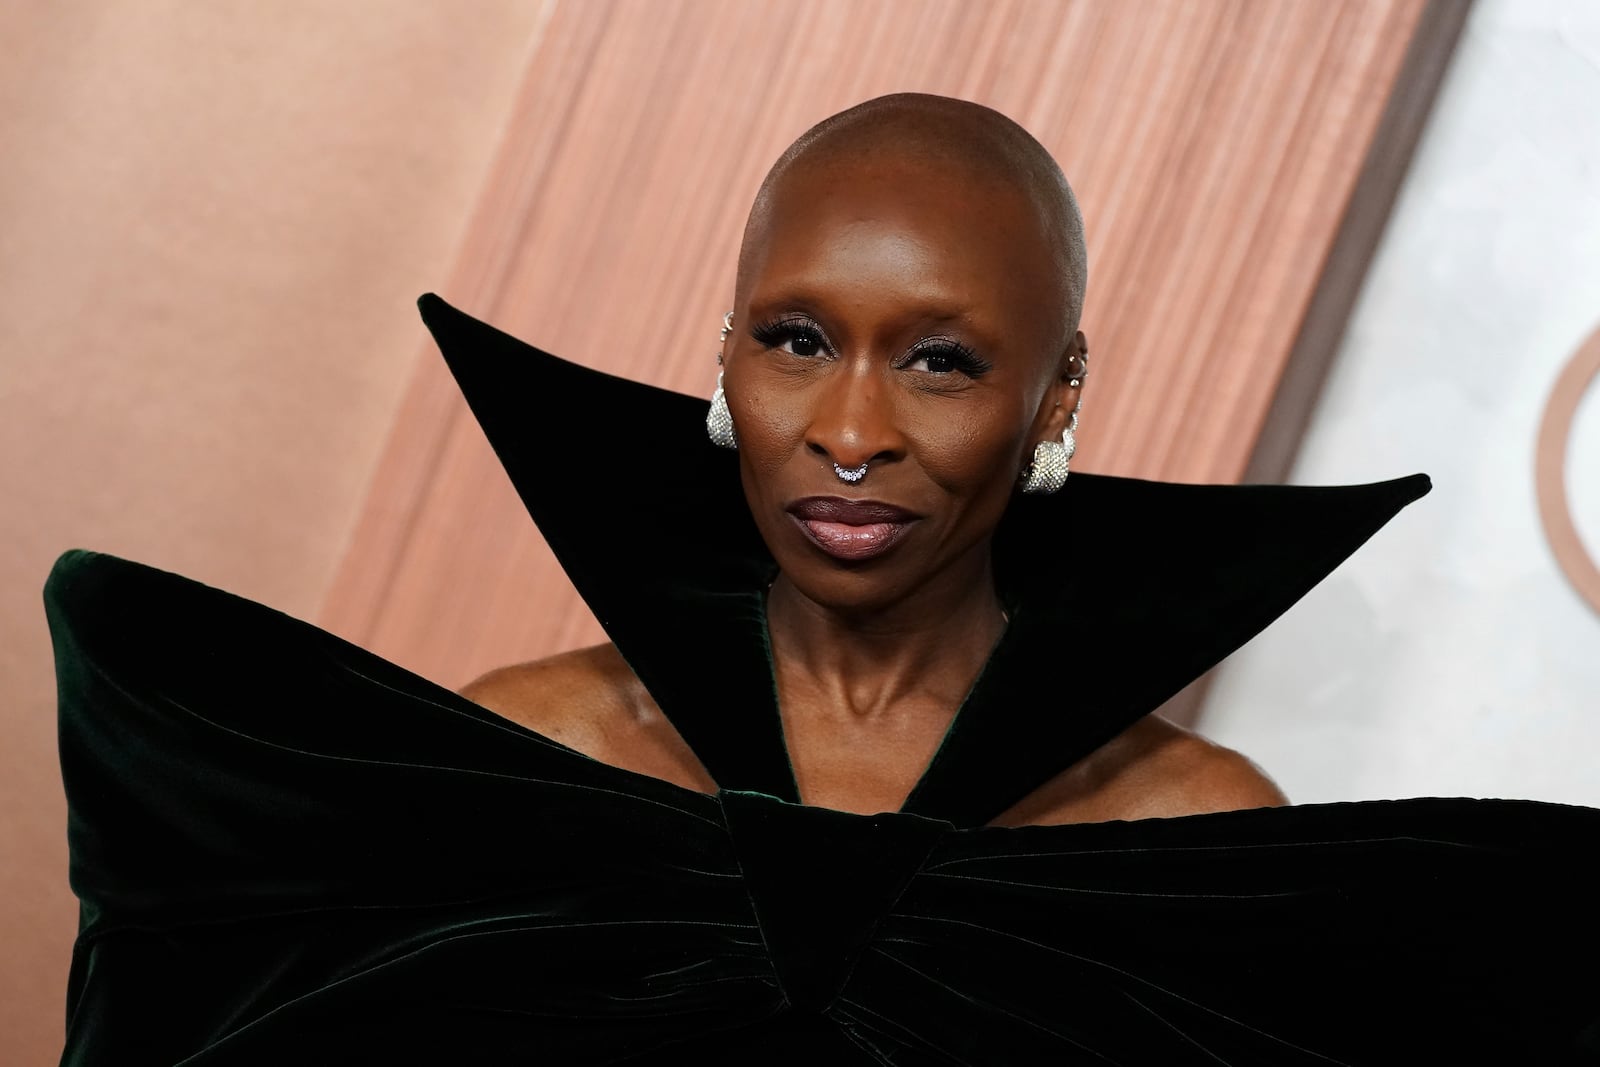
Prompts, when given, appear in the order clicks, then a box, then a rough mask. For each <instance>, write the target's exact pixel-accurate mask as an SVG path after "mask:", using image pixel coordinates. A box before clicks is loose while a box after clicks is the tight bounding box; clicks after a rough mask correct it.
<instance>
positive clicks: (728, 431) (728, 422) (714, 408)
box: [706, 311, 739, 448]
mask: <svg viewBox="0 0 1600 1067" xmlns="http://www.w3.org/2000/svg"><path fill="white" fill-rule="evenodd" d="M731 332H733V312H731V311H730V312H728V313H727V314H726V315H724V316H722V336H720V337H719V338H718V340H719V341H722V342H723V343H726V342H727V340H728V334H729V333H731ZM717 364H718V366H721V364H722V352H721V351H720V350H719V351H718V352H717ZM706 436H707V437H709V438H711V443H712V444H714V445H716V446H718V447H719V448H738V447H739V438H738V436H737V435H735V434H734V432H733V412H731V411H729V410H728V396H727V394H726V393H724V392H723V391H722V372H721V371H720V370H719V371H717V388H716V391H715V392H713V393H712V394H711V409H710V410H709V411H707V412H706Z"/></svg>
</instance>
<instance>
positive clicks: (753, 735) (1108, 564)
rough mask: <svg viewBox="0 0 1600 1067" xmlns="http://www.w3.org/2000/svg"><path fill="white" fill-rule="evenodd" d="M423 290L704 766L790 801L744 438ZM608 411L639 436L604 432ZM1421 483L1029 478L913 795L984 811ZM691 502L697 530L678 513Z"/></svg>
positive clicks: (1296, 582)
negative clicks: (983, 661)
mask: <svg viewBox="0 0 1600 1067" xmlns="http://www.w3.org/2000/svg"><path fill="white" fill-rule="evenodd" d="M419 307H420V309H421V311H422V317H423V320H424V321H425V322H426V323H427V326H428V328H429V330H431V331H432V333H433V336H434V338H435V340H436V341H437V342H438V345H439V348H440V350H441V351H442V352H443V354H444V358H445V361H446V362H447V363H448V364H449V367H450V370H451V372H452V373H453V374H454V375H455V378H456V381H457V382H458V383H459V385H460V387H461V391H462V393H463V394H464V395H465V397H466V400H467V403H468V405H469V406H470V407H471V409H472V411H473V414H474V415H476V416H477V419H478V421H479V423H480V424H481V425H482V427H483V431H484V433H485V434H486V435H487V436H488V439H489V442H490V444H491V445H492V446H493V448H494V450H495V452H496V454H497V455H498V456H499V458H500V462H501V463H502V464H503V465H504V467H505V470H506V473H507V475H509V476H510V478H511V482H512V484H513V485H514V486H515V487H516V489H517V492H518V493H519V494H520V495H521V497H522V500H523V502H524V503H525V504H526V505H527V508H528V512H529V514H530V515H532V517H533V520H534V522H535V523H537V524H538V527H539V530H540V532H541V533H542V534H543V535H544V537H545V540H546V541H547V542H548V543H549V545H550V548H551V550H552V551H553V552H554V553H555V555H556V557H557V559H558V560H560V562H561V565H562V566H563V567H564V568H565V569H566V572H567V575H568V577H570V578H571V580H572V582H573V584H574V585H575V586H576V587H577V589H578V592H579V594H580V595H582V597H583V598H584V600H585V601H586V602H587V603H588V605H589V607H590V609H591V610H593V612H594V614H595V616H596V617H597V618H598V619H599V621H600V624H601V625H602V626H603V627H604V628H605V631H606V633H607V635H608V636H609V637H610V638H611V640H612V641H613V642H614V643H615V644H616V646H617V648H618V650H619V651H620V652H621V653H622V655H623V657H624V658H625V659H626V660H627V662H628V664H629V665H630V666H631V667H632V668H633V670H634V673H635V674H637V675H638V677H639V680H640V681H641V682H642V683H643V684H644V686H645V688H646V689H648V690H649V692H650V694H651V695H652V697H654V699H655V700H656V702H657V704H658V705H659V706H660V708H661V710H662V712H663V714H665V715H666V716H667V718H668V720H669V721H671V722H672V724H673V726H674V727H675V728H676V729H677V730H678V732H679V733H680V734H681V735H682V736H683V738H684V740H685V741H686V742H687V743H688V745H689V746H690V748H692V749H693V750H694V752H695V754H696V755H697V756H698V757H699V758H700V760H701V762H702V763H703V764H704V765H705V767H706V770H707V771H708V772H709V773H710V774H711V776H712V778H713V779H714V780H715V781H716V782H717V783H718V785H719V786H720V787H721V788H723V789H725V790H741V791H751V792H760V793H766V794H769V795H772V796H775V797H778V798H780V799H783V800H787V801H790V802H798V800H799V792H798V788H797V786H796V784H795V778H794V773H793V770H792V768H791V766H790V763H789V759H788V755H787V751H786V749H785V747H784V741H783V730H782V725H781V720H780V719H779V716H778V703H777V694H776V688H775V683H774V680H773V679H774V673H773V669H772V662H771V649H770V645H769V642H768V638H767V629H766V610H765V594H766V589H767V586H768V585H769V584H770V583H771V580H772V578H773V577H774V576H775V575H776V565H775V564H774V562H773V559H772V556H771V554H770V553H769V552H768V551H767V548H766V545H765V544H764V543H763V542H762V540H761V537H760V535H759V533H758V532H757V529H756V526H755V522H754V520H753V519H752V518H751V516H750V512H749V509H748V508H747V506H746V505H745V501H744V495H743V490H742V489H741V488H740V482H739V470H738V457H737V455H736V454H734V453H733V452H729V451H727V450H724V449H719V448H717V447H716V446H714V445H712V444H711V443H710V442H709V441H708V440H707V438H706V435H705V429H704V426H705V414H706V401H705V400H703V399H698V398H694V397H688V396H684V395H682V394H680V393H673V392H670V391H667V390H664V389H658V388H655V387H653V386H649V385H643V384H640V383H638V382H633V381H628V380H626V379H622V378H617V377H614V376H612V375H609V374H605V373H602V372H600V371H595V370H590V369H588V368H586V367H581V366H578V365H577V364H574V363H569V362H567V361H565V360H561V359H558V358H556V357H555V356H552V355H550V354H548V353H545V352H541V351H540V350H538V349H536V348H534V347H532V346H530V345H528V344H525V343H524V342H522V341H519V340H517V339H516V338H514V337H511V336H510V335H508V334H505V333H502V332H501V331H499V330H497V329H495V328H493V327H492V326H489V325H487V324H485V323H483V322H480V321H478V320H477V319H474V318H472V317H471V316H470V315H467V314H465V313H464V312H461V311H458V310H457V309H455V308H453V307H451V306H450V305H448V304H446V303H445V302H444V301H443V300H441V299H440V298H438V297H437V296H434V295H432V294H429V295H427V296H424V297H423V298H422V299H421V300H420V301H419ZM600 412H604V413H605V417H604V422H605V424H606V425H609V426H617V427H627V431H626V433H617V434H605V433H596V432H595V429H594V418H595V416H596V414H597V413H600ZM575 442H577V443H578V445H577V446H576V447H575V446H574V443H575ZM1429 488H1430V485H1429V482H1428V478H1427V476H1426V475H1421V474H1417V475H1412V476H1410V477H1407V478H1399V479H1396V480H1393V481H1387V482H1378V483H1375V484H1372V485H1352V486H1329V487H1315V488H1312V487H1296V486H1261V485H1251V486H1217V485H1175V484H1169V483H1164V482H1151V481H1141V480H1137V479H1131V478H1117V477H1110V476H1105V475H1093V474H1074V475H1072V477H1071V478H1070V479H1069V480H1068V482H1067V485H1066V487H1065V488H1064V489H1063V490H1062V491H1061V492H1059V493H1057V494H1055V495H1053V496H1046V497H1032V496H1021V495H1019V496H1017V497H1016V498H1015V500H1014V502H1013V503H1012V505H1011V507H1010V509H1009V510H1008V511H1007V513H1006V516H1005V519H1004V521H1003V522H1002V524H1001V527H1000V529H999V530H998V531H997V532H996V535H995V548H994V557H995V572H996V581H997V582H998V583H999V586H1000V594H1001V597H1002V599H1003V600H1004V601H1005V602H1006V603H1007V604H1008V605H1009V606H1010V608H1011V622H1010V625H1009V626H1008V627H1007V629H1006V632H1005V635H1004V636H1003V637H1002V638H1001V640H1000V642H999V644H998V645H997V646H996V648H995V650H994V652H993V654H992V655H991V657H990V659H989V662H988V664H987V665H986V666H985V667H984V669H983V672H982V673H981V675H980V676H979V678H978V680H977V682H976V683H975V685H974V686H973V688H972V690H971V692H970V693H969V694H968V696H967V699H966V701H965V702H964V703H963V705H962V707H961V709H960V711H959V712H958V714H957V715H956V718H955V720H954V722H953V723H952V724H951V726H950V728H949V730H948V731H947V733H946V735H945V737H944V739H943V742H942V743H941V745H940V747H939V749H938V751H937V752H936V753H935V755H934V757H933V759H932V761H931V762H930V763H929V765H928V768H927V770H926V771H925V772H924V774H923V776H922V778H921V780H920V781H919V782H918V784H917V785H916V786H915V788H914V789H913V790H912V792H911V794H910V796H909V797H908V798H907V800H906V803H905V806H904V808H903V809H902V810H903V811H905V812H908V813H911V814H916V815H922V816H926V817H929V818H937V819H944V820H948V821H950V822H952V823H954V824H956V825H957V826H979V825H982V824H984V823H985V822H987V821H989V820H990V819H992V818H994V817H995V816H996V815H998V814H999V813H1000V812H1002V811H1004V810H1005V809H1006V808H1008V807H1010V806H1011V805H1012V804H1014V803H1016V802H1017V801H1018V800H1020V799H1022V798H1023V797H1025V796H1026V795H1027V794H1029V793H1030V792H1032V791H1033V790H1034V789H1036V788H1038V787H1039V786H1040V785H1042V784H1043V783H1044V782H1045V781H1047V780H1048V779H1050V778H1051V777H1052V776H1054V775H1055V774H1057V773H1058V772H1060V771H1061V770H1063V769H1065V768H1066V767H1068V766H1070V765H1071V764H1072V763H1074V762H1076V761H1077V760H1079V759H1081V758H1082V757H1083V756H1085V755H1087V754H1089V753H1090V752H1092V751H1094V749H1096V748H1098V747H1099V746H1100V745H1102V744H1104V743H1105V742H1106V741H1108V740H1110V739H1111V738H1112V737H1114V736H1116V735H1117V734H1118V733H1120V732H1122V731H1123V730H1124V729H1126V728H1127V727H1128V726H1130V725H1131V724H1132V723H1133V722H1134V721H1136V720H1137V719H1139V718H1140V717H1142V716H1144V715H1146V714H1148V713H1149V712H1151V711H1153V710H1154V709H1155V708H1156V707H1158V706H1159V705H1161V704H1162V703H1163V702H1164V701H1166V700H1167V699H1168V698H1169V697H1171V696H1172V695H1173V694H1175V693H1177V692H1178V691H1179V690H1180V689H1182V688H1183V687H1184V686H1185V685H1187V684H1188V683H1190V682H1191V681H1193V680H1195V679H1196V678H1198V677H1199V676H1200V675H1201V674H1203V673H1205V671H1207V670H1209V669H1210V668H1211V667H1212V666H1214V665H1215V664H1217V663H1218V662H1220V661H1221V660H1222V659H1223V658H1224V657H1226V656H1227V655H1228V654H1229V653H1231V652H1233V651H1234V650H1235V649H1236V648H1238V647H1239V646H1240V645H1242V644H1244V643H1245V642H1246V641H1248V640H1249V639H1250V638H1251V637H1253V636H1255V635H1256V634H1257V633H1259V632H1260V631H1261V630H1262V629H1263V628H1265V627H1266V626H1267V624H1268V623H1270V622H1271V621H1272V620H1273V619H1275V618H1277V617H1278V616H1279V615H1281V614H1282V613H1283V612H1284V611H1285V610H1287V609H1288V608H1289V607H1290V605H1292V604H1293V603H1294V602H1295V601H1297V600H1299V599H1300V597H1302V596H1303V595H1305V593H1306V592H1307V591H1308V590H1309V589H1310V588H1311V587H1312V586H1314V585H1316V584H1317V583H1318V582H1319V581H1321V580H1322V579H1323V578H1324V577H1326V576H1327V574H1328V573H1329V572H1330V571H1332V570H1333V569H1334V568H1335V567H1336V566H1338V565H1339V563H1340V562H1342V561H1343V560H1344V559H1345V557H1347V556H1348V555H1350V553H1351V552H1353V551H1355V549H1356V548H1357V547H1359V546H1360V545H1361V544H1362V542H1364V541H1366V540H1367V538H1369V537H1371V536H1372V535H1373V534H1374V533H1375V532H1377V530H1378V529H1379V528H1380V527H1382V526H1383V525H1384V524H1385V523H1386V522H1388V521H1389V519H1390V518H1392V517H1393V516H1394V515H1395V513H1397V512H1398V511H1399V510H1400V509H1401V508H1402V507H1404V506H1405V505H1406V504H1409V503H1410V502H1411V501H1413V500H1416V499H1417V498H1418V497H1420V496H1422V495H1423V494H1424V493H1426V492H1427V491H1428V489H1429ZM684 514H691V515H695V516H696V517H697V521H696V522H695V523H694V524H693V530H694V532H693V533H690V532H688V531H687V529H686V528H685V526H684V524H680V523H677V522H673V521H671V520H672V517H673V516H676V515H684ZM707 529H711V530H715V531H717V534H716V536H715V537H714V538H709V539H708V538H706V537H704V536H703V534H702V533H701V531H704V530H707Z"/></svg>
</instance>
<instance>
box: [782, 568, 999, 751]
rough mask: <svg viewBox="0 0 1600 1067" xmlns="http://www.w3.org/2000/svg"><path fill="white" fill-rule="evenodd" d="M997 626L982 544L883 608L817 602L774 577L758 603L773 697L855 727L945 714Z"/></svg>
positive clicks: (951, 708)
mask: <svg viewBox="0 0 1600 1067" xmlns="http://www.w3.org/2000/svg"><path fill="white" fill-rule="evenodd" d="M1005 626H1006V616H1005V613H1004V611H1003V609H1002V607H1001V603H1000V598H999V595H998V594H997V592H996V590H995V584H994V576H993V571H992V569H991V567H990V563H989V547H988V545H987V544H984V545H983V546H981V548H980V549H979V550H977V551H975V552H974V553H973V554H972V562H971V564H970V565H969V566H967V567H964V568H963V567H952V568H947V569H946V571H945V573H943V574H941V575H940V576H939V578H937V579H935V580H932V581H929V582H926V583H923V584H922V585H920V586H919V587H918V588H917V589H916V590H915V591H914V592H913V593H912V594H910V595H909V596H907V597H905V598H904V599H902V600H898V601H896V602H895V603H893V604H890V605H886V606H883V607H878V608H872V609H861V608H850V609H842V608H838V607H831V606H828V605H824V604H820V603H818V602H816V601H815V600H812V599H810V598H809V597H807V596H806V595H805V594H804V593H803V592H801V591H800V590H799V589H798V588H797V587H796V586H795V585H794V584H793V583H791V582H790V581H789V580H788V578H787V577H785V576H783V575H780V576H779V577H778V580H777V581H776V582H774V583H773V586H772V589H771V591H770V592H769V594H768V597H767V629H768V634H769V635H770V637H771V641H772V655H773V662H774V664H775V666H776V669H777V673H778V682H779V689H780V695H782V694H786V693H788V692H791V691H794V690H795V689H797V688H799V689H804V690H806V691H808V692H809V693H811V694H813V695H815V696H818V697H821V698H823V699H824V701H825V702H826V704H827V705H829V706H831V707H833V708H836V709H838V710H839V711H840V712H842V713H848V714H849V715H850V716H851V717H855V718H863V719H865V718H873V717H878V716H883V715H886V714H891V713H892V712H893V711H894V710H895V709H896V708H899V707H904V706H907V705H908V704H917V705H922V704H931V705H933V706H935V707H939V708H943V709H945V710H947V711H948V712H949V713H950V714H951V715H954V713H955V711H956V709H957V708H958V707H959V705H960V703H961V701H962V700H963V699H964V698H965V696H966V694H967V691H968V690H969V689H971V687H972V683H973V681H974V680H975V679H976V678H977V675H978V672H979V671H980V670H981V669H982V667H983V665H984V663H985V662H986V661H987V659H988V657H989V654H990V652H991V651H992V650H993V649H994V646H995V643H996V642H997V641H998V640H999V639H1000V635H1001V634H1002V633H1003V632H1004V630H1005Z"/></svg>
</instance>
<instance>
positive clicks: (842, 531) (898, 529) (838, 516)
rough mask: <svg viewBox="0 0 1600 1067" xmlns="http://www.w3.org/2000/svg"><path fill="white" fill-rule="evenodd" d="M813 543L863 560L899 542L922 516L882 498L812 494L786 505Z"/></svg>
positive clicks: (837, 556) (839, 555) (835, 553)
mask: <svg viewBox="0 0 1600 1067" xmlns="http://www.w3.org/2000/svg"><path fill="white" fill-rule="evenodd" d="M786 510H787V511H788V512H789V515H790V516H791V517H792V518H793V519H794V521H795V524H796V525H797V526H799V527H800V531H801V532H802V533H804V534H805V535H806V537H807V538H808V539H809V540H810V541H811V543H812V544H814V545H816V546H817V547H818V548H820V549H821V550H822V551H824V552H826V553H827V554H828V555H830V556H832V557H834V558H835V559H840V560H848V561H850V562H859V561H861V560H868V559H874V558H876V557H878V556H881V555H883V554H884V553H885V552H888V551H889V550H890V549H892V548H894V546H895V545H897V544H899V543H900V541H901V539H902V538H904V537H905V535H906V533H907V531H909V530H910V529H911V526H912V524H913V523H915V522H916V521H917V519H919V518H920V517H921V516H919V515H917V514H915V513H914V512H910V511H907V510H906V509H905V508H902V507H898V506H896V505H894V504H886V503H884V502H882V501H880V500H847V499H845V498H844V497H838V496H808V497H805V498H804V499H801V500H796V501H795V502H794V503H792V504H790V505H789V507H788V508H787V509H786Z"/></svg>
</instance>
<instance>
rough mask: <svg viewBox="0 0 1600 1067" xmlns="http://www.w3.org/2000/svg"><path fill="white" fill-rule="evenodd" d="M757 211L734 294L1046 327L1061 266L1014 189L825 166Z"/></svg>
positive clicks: (1029, 203)
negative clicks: (911, 306)
mask: <svg viewBox="0 0 1600 1067" xmlns="http://www.w3.org/2000/svg"><path fill="white" fill-rule="evenodd" d="M764 201H765V202H764V203H762V204H759V205H758V209H757V216H756V217H753V218H752V227H751V231H752V232H751V233H749V234H748V235H747V241H746V248H745V249H744V252H745V256H744V257H743V259H744V262H743V263H742V264H741V268H742V269H741V272H740V274H741V278H740V282H741V287H742V288H744V289H745V290H746V293H745V296H746V298H747V299H748V300H750V301H753V302H757V303H759V302H761V301H764V300H782V299H784V298H785V297H787V296H791V295H792V296H805V297H815V296H819V295H827V296H829V297H831V298H834V299H843V300H849V301H852V302H854V303H862V302H866V301H876V302H880V303H882V302H892V301H894V300H899V301H907V302H913V303H915V302H919V301H920V302H924V303H929V304H938V305H943V306H948V307H950V308H959V309H961V310H962V311H964V312H965V313H967V314H970V315H975V316H978V317H981V318H984V319H991V320H1008V319H1009V320H1013V321H1015V319H1016V317H1017V316H1022V317H1024V318H1028V319H1032V320H1034V321H1039V320H1049V319H1051V318H1053V317H1054V314H1053V312H1055V311H1056V310H1057V309H1056V308H1055V307H1054V304H1055V303H1056V302H1057V301H1058V300H1059V293H1060V288H1061V286H1060V279H1061V276H1060V272H1061V269H1062V268H1061V264H1060V262H1059V257H1058V256H1057V255H1055V254H1054V250H1053V246H1052V243H1051V241H1050V240H1049V238H1048V235H1047V234H1046V232H1045V228H1044V224H1043V220H1042V218H1041V214H1040V211H1039V208H1038V205H1037V203H1036V202H1035V201H1034V199H1033V198H1032V197H1031V196H1029V195H1028V194H1027V192H1026V191H1025V189H1023V188H1022V187H1021V186H1020V185H1019V184H1018V183H1015V182H1008V181H1005V180H1004V179H1003V178H1001V177H998V176H996V175H992V174H984V173H981V172H978V171H975V170H973V169H971V168H968V167H963V166H960V165H957V164H954V163H951V162H948V161H941V160H938V159H914V160H904V159H866V160H833V161H829V162H827V163H826V164H821V165H801V166H796V167H794V168H792V169H791V170H790V171H788V172H786V173H785V174H783V175H782V176H781V177H780V178H779V179H778V180H777V181H776V182H775V183H774V184H773V185H772V186H771V188H769V189H768V190H767V195H766V196H765V197H764Z"/></svg>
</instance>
